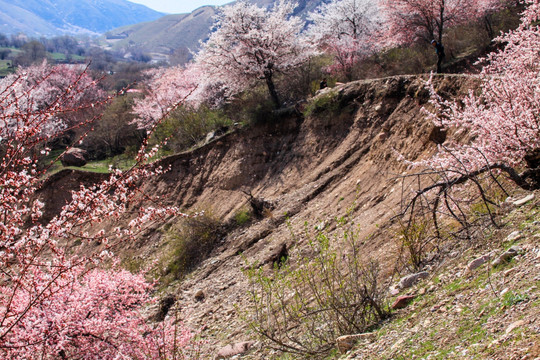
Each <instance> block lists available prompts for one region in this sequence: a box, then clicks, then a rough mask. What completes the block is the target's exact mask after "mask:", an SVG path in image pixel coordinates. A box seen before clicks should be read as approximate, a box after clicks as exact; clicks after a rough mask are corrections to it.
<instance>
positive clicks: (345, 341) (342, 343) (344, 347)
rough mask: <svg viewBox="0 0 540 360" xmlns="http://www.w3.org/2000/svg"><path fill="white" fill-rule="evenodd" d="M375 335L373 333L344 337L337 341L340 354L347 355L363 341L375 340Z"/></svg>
mask: <svg viewBox="0 0 540 360" xmlns="http://www.w3.org/2000/svg"><path fill="white" fill-rule="evenodd" d="M374 338H375V335H374V334H373V333H365V334H356V335H344V336H340V337H338V338H337V339H336V347H337V348H338V350H339V352H340V353H342V354H345V353H346V352H347V351H349V350H351V349H352V348H353V347H354V345H355V344H356V343H357V342H358V341H361V340H369V341H371V340H373V339H374Z"/></svg>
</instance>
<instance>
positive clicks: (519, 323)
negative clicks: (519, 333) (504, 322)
mask: <svg viewBox="0 0 540 360" xmlns="http://www.w3.org/2000/svg"><path fill="white" fill-rule="evenodd" d="M523 325H525V321H523V320H519V321H515V322H513V323H511V324H510V325H509V326H508V327H507V328H506V331H505V333H506V335H508V334H510V333H511V332H512V331H513V330H514V329H517V328H520V327H522V326H523Z"/></svg>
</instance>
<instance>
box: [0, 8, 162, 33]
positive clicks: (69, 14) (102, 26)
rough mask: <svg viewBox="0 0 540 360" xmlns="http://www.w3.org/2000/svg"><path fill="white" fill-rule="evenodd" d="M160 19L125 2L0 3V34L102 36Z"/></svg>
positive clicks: (154, 12) (157, 15)
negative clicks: (122, 27) (126, 27)
mask: <svg viewBox="0 0 540 360" xmlns="http://www.w3.org/2000/svg"><path fill="white" fill-rule="evenodd" d="M163 15H164V14H163V13H160V12H157V11H154V10H151V9H149V8H147V7H146V6H143V5H139V4H134V3H132V2H129V1H126V0H0V33H4V34H16V33H19V32H23V33H25V34H27V35H30V36H52V35H59V34H80V33H90V34H103V33H104V32H106V31H109V30H111V29H115V28H118V27H120V26H125V25H129V24H136V23H141V22H145V21H152V20H156V19H158V18H160V17H162V16H163Z"/></svg>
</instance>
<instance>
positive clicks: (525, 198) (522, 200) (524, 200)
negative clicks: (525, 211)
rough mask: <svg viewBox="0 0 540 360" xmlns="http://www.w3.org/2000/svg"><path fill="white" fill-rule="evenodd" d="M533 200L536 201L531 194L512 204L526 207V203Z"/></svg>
mask: <svg viewBox="0 0 540 360" xmlns="http://www.w3.org/2000/svg"><path fill="white" fill-rule="evenodd" d="M533 199H534V194H529V195H527V196H525V197H524V198H522V199H519V200H516V201H514V202H513V203H512V204H514V205H515V206H521V205H525V204H526V203H528V202H529V201H531V200H533Z"/></svg>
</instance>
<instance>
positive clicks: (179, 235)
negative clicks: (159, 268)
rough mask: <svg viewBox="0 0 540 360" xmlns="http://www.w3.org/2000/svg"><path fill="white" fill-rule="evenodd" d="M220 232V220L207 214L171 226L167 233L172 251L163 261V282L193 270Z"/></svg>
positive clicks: (206, 256) (217, 239)
mask: <svg viewBox="0 0 540 360" xmlns="http://www.w3.org/2000/svg"><path fill="white" fill-rule="evenodd" d="M222 231H223V230H222V226H221V223H220V221H218V220H217V219H216V218H215V217H214V216H212V215H211V214H209V213H208V212H205V213H202V214H200V215H196V216H192V217H188V218H184V219H182V220H181V221H180V222H178V223H176V224H175V225H174V226H172V227H171V228H170V229H169V230H168V231H167V234H166V237H167V238H168V239H169V242H170V245H171V250H170V251H169V253H168V255H167V256H166V257H165V258H163V259H162V262H164V263H165V266H164V271H163V273H162V274H161V277H162V282H163V283H165V284H167V283H169V282H171V281H173V280H178V279H181V278H183V277H184V276H185V275H187V274H188V273H189V272H190V271H192V270H194V269H195V267H196V266H197V265H199V264H200V263H201V262H202V261H203V260H205V259H206V258H208V256H209V255H210V254H211V252H212V250H213V249H214V248H215V247H216V246H217V245H218V244H219V240H220V239H221V237H222V235H223V234H222Z"/></svg>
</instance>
